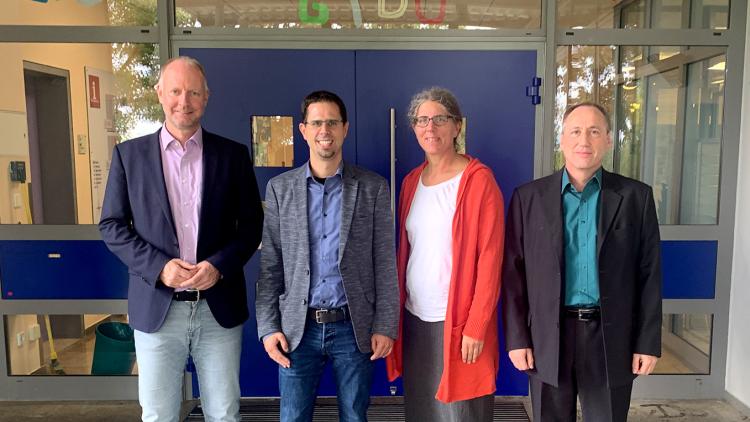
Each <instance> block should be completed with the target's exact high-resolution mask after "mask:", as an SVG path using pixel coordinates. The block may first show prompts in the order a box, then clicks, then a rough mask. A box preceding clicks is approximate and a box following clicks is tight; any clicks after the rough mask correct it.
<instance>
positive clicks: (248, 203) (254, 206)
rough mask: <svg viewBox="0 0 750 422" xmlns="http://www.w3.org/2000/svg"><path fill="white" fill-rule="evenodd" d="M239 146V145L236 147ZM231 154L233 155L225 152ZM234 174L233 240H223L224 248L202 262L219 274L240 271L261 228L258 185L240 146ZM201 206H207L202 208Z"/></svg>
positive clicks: (257, 242) (247, 157) (259, 234)
mask: <svg viewBox="0 0 750 422" xmlns="http://www.w3.org/2000/svg"><path fill="white" fill-rule="evenodd" d="M238 145H239V144H238ZM228 153H232V154H233V153H235V151H228ZM237 156H238V158H237V160H238V162H237V170H235V172H234V173H233V177H236V178H237V179H236V181H237V183H238V186H239V188H238V189H237V191H236V192H233V194H235V195H238V198H237V200H238V205H237V221H236V225H237V229H236V230H234V232H233V237H232V238H230V239H227V242H226V245H225V246H224V247H223V248H221V249H219V250H218V251H217V252H216V253H214V254H213V255H211V256H209V257H207V258H206V261H208V262H210V263H211V264H212V265H213V266H214V267H216V269H217V270H219V272H220V273H221V274H230V273H236V272H240V271H242V269H243V267H244V266H245V264H246V263H247V261H248V260H249V259H250V257H251V256H253V253H255V251H256V250H257V249H258V245H259V244H260V240H261V231H262V227H263V207H262V205H261V202H260V194H259V193H258V182H256V180H255V172H253V165H252V162H251V161H250V152H249V151H248V149H247V147H246V146H244V145H241V152H240V153H239V154H237ZM203 206H207V205H206V204H204V205H203Z"/></svg>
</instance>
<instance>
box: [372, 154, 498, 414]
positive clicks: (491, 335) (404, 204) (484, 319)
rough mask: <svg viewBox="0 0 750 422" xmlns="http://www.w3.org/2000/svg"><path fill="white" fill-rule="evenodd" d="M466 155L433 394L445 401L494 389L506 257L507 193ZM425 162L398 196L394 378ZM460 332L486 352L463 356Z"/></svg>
mask: <svg viewBox="0 0 750 422" xmlns="http://www.w3.org/2000/svg"><path fill="white" fill-rule="evenodd" d="M467 158H469V159H470V161H469V165H468V166H467V167H466V169H465V170H464V174H463V175H462V176H461V182H460V185H459V187H458V196H457V198H456V212H455V214H454V216H453V270H452V272H451V280H450V290H449V294H448V310H447V311H446V315H445V326H444V330H443V336H444V342H443V374H442V376H441V378H440V385H439V386H438V391H437V394H436V395H435V398H436V399H438V400H440V401H441V402H445V403H450V402H454V401H459V400H468V399H472V398H475V397H481V396H485V395H487V394H492V393H494V392H495V378H496V376H497V370H498V366H499V350H498V332H497V303H498V299H499V297H500V268H501V267H502V260H503V230H504V214H503V212H504V207H503V197H502V193H501V192H500V188H499V187H498V185H497V182H495V177H494V175H493V174H492V170H490V169H489V168H488V167H487V166H485V165H484V164H482V163H480V162H479V160H477V159H476V158H472V157H469V156H467ZM426 165H427V163H426V162H425V163H423V164H422V165H421V166H419V167H417V168H416V169H414V170H412V171H411V172H410V173H409V174H408V175H407V176H406V178H404V181H403V183H402V185H401V195H400V197H399V210H398V216H399V218H398V221H399V245H398V252H397V258H398V281H399V287H400V291H401V314H402V317H401V321H400V325H399V334H398V339H397V340H396V343H395V345H394V347H393V352H392V353H391V354H390V355H389V356H388V357H387V358H386V365H387V368H388V378H389V379H390V380H391V381H393V380H395V379H396V378H398V377H399V376H401V374H402V370H403V366H402V365H403V343H402V342H401V338H402V335H403V311H404V303H405V301H406V264H407V263H408V262H409V241H408V237H407V234H406V217H407V216H408V215H409V209H410V208H411V203H412V199H413V198H414V193H415V191H416V189H417V184H418V182H419V178H420V176H421V174H422V170H424V168H425V166H426ZM462 335H467V336H469V337H472V338H475V339H480V340H484V348H483V349H482V353H481V354H480V355H479V358H478V359H477V361H476V362H475V363H473V364H465V363H463V362H462V361H461V340H462Z"/></svg>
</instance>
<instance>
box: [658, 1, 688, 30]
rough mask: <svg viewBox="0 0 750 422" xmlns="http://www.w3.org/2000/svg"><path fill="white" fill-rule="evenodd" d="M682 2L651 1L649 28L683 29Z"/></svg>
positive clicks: (683, 14)
mask: <svg viewBox="0 0 750 422" xmlns="http://www.w3.org/2000/svg"><path fill="white" fill-rule="evenodd" d="M683 3H684V1H683V0H653V3H652V6H651V27H652V28H657V29H680V28H683V27H684V26H686V25H684V23H683V18H684V16H686V15H687V13H683V12H684V10H683Z"/></svg>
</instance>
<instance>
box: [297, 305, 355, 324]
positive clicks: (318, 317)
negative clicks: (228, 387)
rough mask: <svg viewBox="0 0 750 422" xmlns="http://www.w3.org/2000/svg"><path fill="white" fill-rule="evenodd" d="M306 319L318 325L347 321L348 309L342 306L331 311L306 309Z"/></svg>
mask: <svg viewBox="0 0 750 422" xmlns="http://www.w3.org/2000/svg"><path fill="white" fill-rule="evenodd" d="M307 317H308V318H310V319H311V320H313V321H315V322H317V323H318V324H328V323H331V322H339V321H345V320H348V319H349V307H348V306H342V307H340V308H332V309H316V308H307Z"/></svg>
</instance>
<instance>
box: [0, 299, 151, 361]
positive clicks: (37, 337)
mask: <svg viewBox="0 0 750 422" xmlns="http://www.w3.org/2000/svg"><path fill="white" fill-rule="evenodd" d="M5 333H6V337H7V341H6V345H5V347H6V350H7V351H8V375H137V374H138V369H137V367H136V364H135V342H134V340H133V330H132V329H131V328H130V326H129V325H128V324H127V317H126V316H125V315H107V314H104V315H93V314H88V315H33V314H19V315H6V316H5Z"/></svg>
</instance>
